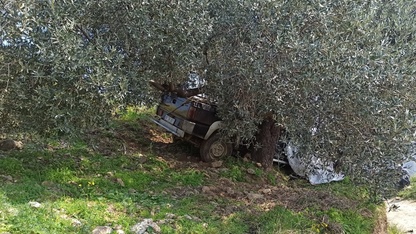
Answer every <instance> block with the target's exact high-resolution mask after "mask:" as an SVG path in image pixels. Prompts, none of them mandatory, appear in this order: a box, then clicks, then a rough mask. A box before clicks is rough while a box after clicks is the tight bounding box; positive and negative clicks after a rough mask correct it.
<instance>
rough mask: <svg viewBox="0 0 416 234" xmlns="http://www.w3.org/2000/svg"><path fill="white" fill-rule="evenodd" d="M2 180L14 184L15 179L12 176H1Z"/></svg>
mask: <svg viewBox="0 0 416 234" xmlns="http://www.w3.org/2000/svg"><path fill="white" fill-rule="evenodd" d="M0 178H2V179H4V180H5V181H7V182H14V180H13V177H12V176H10V175H0Z"/></svg>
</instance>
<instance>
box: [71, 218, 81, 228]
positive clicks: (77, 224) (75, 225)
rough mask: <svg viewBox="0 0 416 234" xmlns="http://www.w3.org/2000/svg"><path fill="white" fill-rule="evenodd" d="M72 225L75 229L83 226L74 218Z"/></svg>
mask: <svg viewBox="0 0 416 234" xmlns="http://www.w3.org/2000/svg"><path fill="white" fill-rule="evenodd" d="M71 224H72V226H74V227H79V226H81V225H82V223H81V221H79V220H78V219H74V218H71Z"/></svg>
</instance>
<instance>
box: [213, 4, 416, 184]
mask: <svg viewBox="0 0 416 234" xmlns="http://www.w3.org/2000/svg"><path fill="white" fill-rule="evenodd" d="M217 4H218V5H215V4H213V5H212V7H213V9H214V10H213V18H214V19H215V20H214V21H215V24H214V29H213V31H214V32H213V35H214V36H213V37H212V39H211V40H210V41H209V45H210V47H209V48H210V50H209V53H208V55H209V61H210V63H209V65H208V67H209V69H208V72H209V76H208V77H209V88H210V92H212V93H215V97H216V98H217V100H218V102H219V108H220V114H221V117H222V119H223V120H224V121H225V122H226V123H227V124H226V126H227V132H228V133H229V134H230V135H232V136H235V137H237V139H241V141H243V142H251V141H253V140H254V141H255V142H257V143H258V147H260V148H258V149H256V150H254V153H253V157H254V159H255V160H257V161H259V162H261V163H262V164H263V166H265V167H269V166H271V163H272V157H273V153H274V147H275V144H274V143H275V142H276V139H277V138H278V137H279V134H280V132H281V129H282V128H284V129H285V131H286V132H287V133H288V134H287V135H288V136H289V137H290V142H291V143H292V144H294V145H296V146H297V147H298V148H299V151H300V152H301V154H302V157H305V158H308V157H309V158H310V157H312V156H317V157H319V158H321V159H323V160H327V161H336V162H337V164H338V165H339V166H340V168H343V169H344V170H346V171H347V172H349V173H350V175H357V176H356V177H357V178H364V179H365V180H367V182H369V183H370V184H372V185H374V186H376V187H377V188H375V189H374V190H373V191H380V189H382V188H391V187H392V186H389V185H392V184H393V183H394V182H397V181H398V180H399V177H400V175H399V174H400V170H398V169H397V167H398V164H397V163H400V162H403V160H404V155H405V153H406V150H407V149H408V144H409V142H410V141H411V140H413V139H412V137H414V136H412V134H414V130H415V129H414V126H415V125H414V120H415V118H414V115H415V103H416V102H415V101H416V96H415V92H414V87H415V78H414V77H415V71H416V70H415V60H414V55H415V49H416V43H415V40H414V35H415V29H416V24H415V17H416V16H415V11H416V4H415V3H414V2H411V1H394V2H390V1H349V0H340V1H319V0H317V1H300V0H299V1H296V0H295V1H227V3H219V2H218V3H217ZM220 4H221V5H220Z"/></svg>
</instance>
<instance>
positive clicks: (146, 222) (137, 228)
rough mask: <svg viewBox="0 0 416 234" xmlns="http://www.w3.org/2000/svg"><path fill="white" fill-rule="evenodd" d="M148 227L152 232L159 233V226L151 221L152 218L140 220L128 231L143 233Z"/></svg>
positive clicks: (137, 233)
mask: <svg viewBox="0 0 416 234" xmlns="http://www.w3.org/2000/svg"><path fill="white" fill-rule="evenodd" d="M148 227H151V228H152V229H153V231H154V232H157V233H160V231H161V229H160V227H159V226H158V225H157V224H156V223H155V222H153V219H144V220H143V221H142V222H140V223H137V224H135V225H134V226H133V227H131V229H130V231H131V232H132V233H134V234H144V233H146V230H147V228H148Z"/></svg>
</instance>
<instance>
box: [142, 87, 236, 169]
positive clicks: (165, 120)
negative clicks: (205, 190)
mask: <svg viewBox="0 0 416 234" xmlns="http://www.w3.org/2000/svg"><path fill="white" fill-rule="evenodd" d="M150 84H151V85H152V86H153V87H155V88H157V89H158V90H160V91H162V92H163V93H162V95H161V100H160V102H159V104H158V106H157V109H156V114H155V116H153V117H152V119H151V120H152V121H153V122H154V123H156V124H157V125H159V126H160V127H162V128H164V129H165V130H167V131H168V132H170V133H172V134H173V135H175V136H177V137H180V138H183V139H185V140H187V141H189V142H192V143H194V144H195V145H196V146H199V148H200V156H201V159H202V160H203V161H205V162H212V161H217V160H219V159H221V158H224V157H226V156H229V155H231V153H232V150H233V147H232V144H231V142H227V141H226V140H225V139H224V138H222V137H221V135H220V134H219V131H220V129H221V126H222V122H221V119H220V118H218V116H217V114H216V113H217V111H216V109H217V106H216V105H215V104H214V103H212V102H210V101H209V100H208V98H206V96H205V95H204V94H199V90H197V89H183V88H177V87H176V88H173V87H172V86H170V85H166V84H159V83H157V82H154V81H150Z"/></svg>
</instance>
